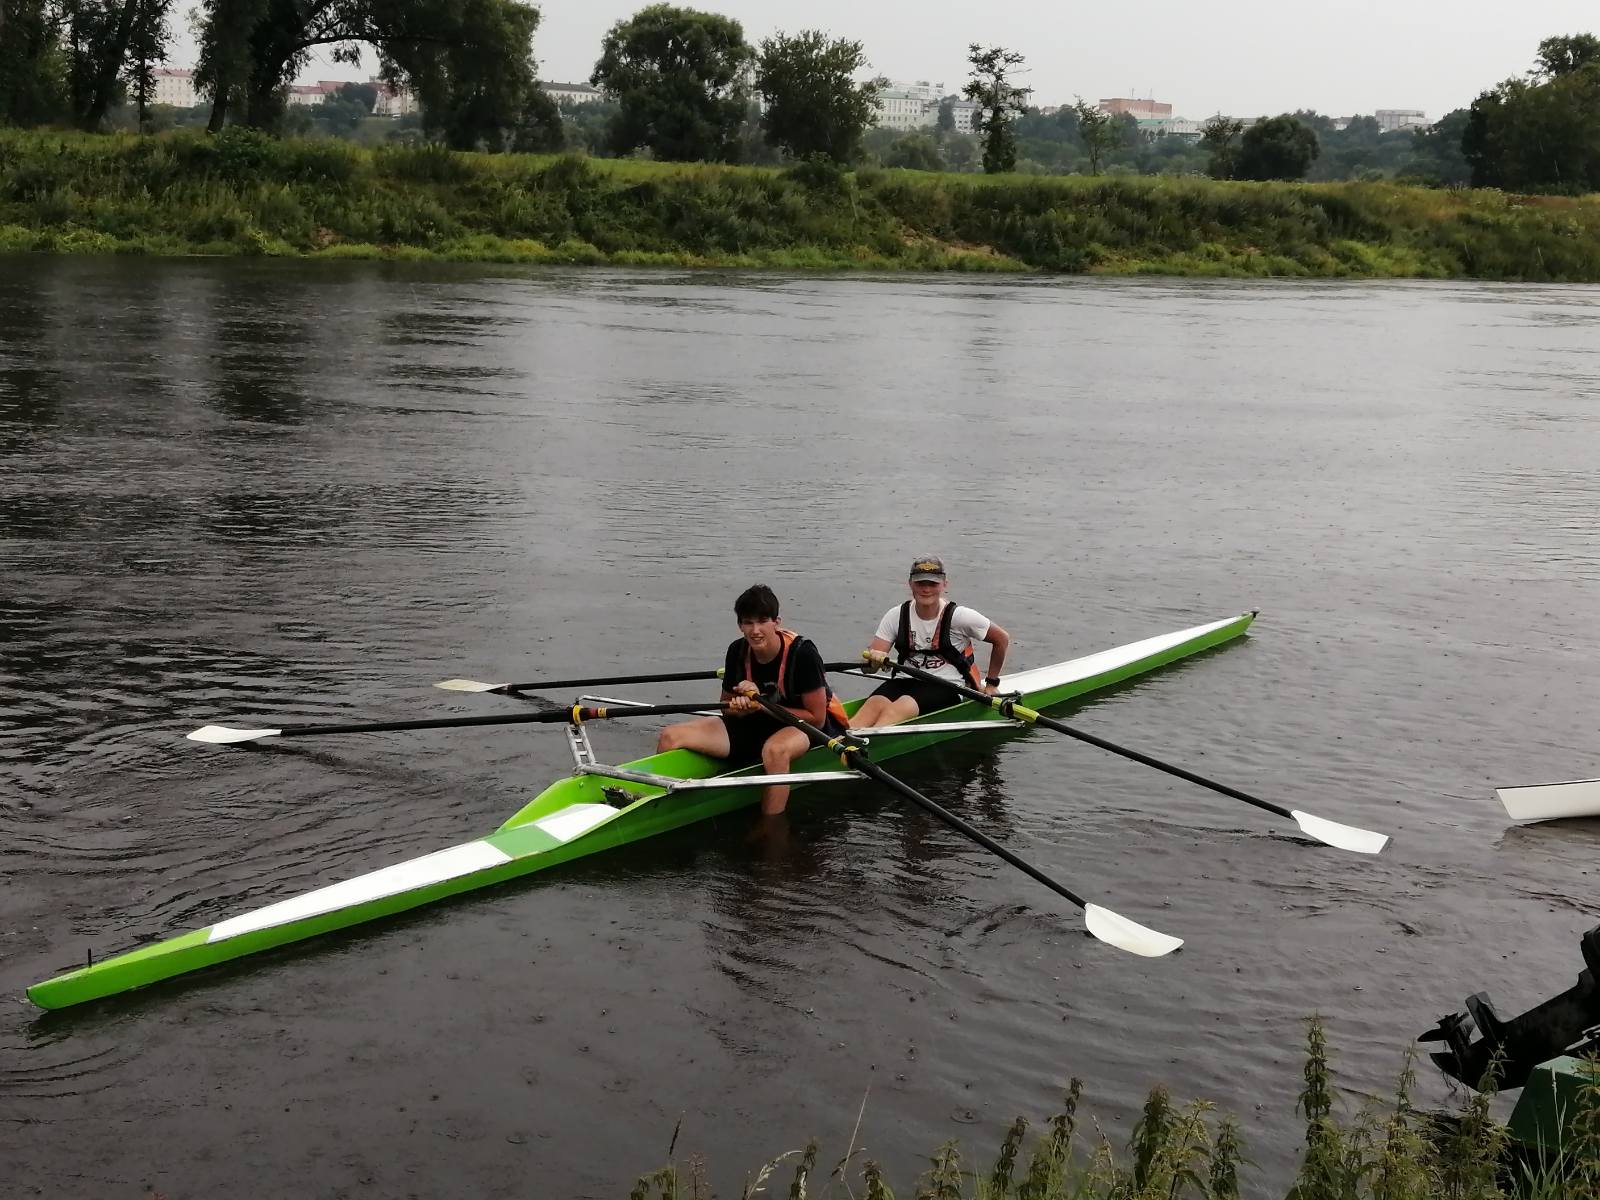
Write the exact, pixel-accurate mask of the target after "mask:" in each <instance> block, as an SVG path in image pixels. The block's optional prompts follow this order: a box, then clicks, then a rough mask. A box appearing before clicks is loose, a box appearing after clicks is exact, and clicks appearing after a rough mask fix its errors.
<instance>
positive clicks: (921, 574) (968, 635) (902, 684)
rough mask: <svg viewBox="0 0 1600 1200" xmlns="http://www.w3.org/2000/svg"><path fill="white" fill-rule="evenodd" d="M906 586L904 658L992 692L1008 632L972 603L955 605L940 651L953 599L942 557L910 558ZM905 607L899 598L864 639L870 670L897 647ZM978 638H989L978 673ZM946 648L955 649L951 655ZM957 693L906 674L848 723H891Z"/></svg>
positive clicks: (953, 699) (954, 700)
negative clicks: (948, 595)
mask: <svg viewBox="0 0 1600 1200" xmlns="http://www.w3.org/2000/svg"><path fill="white" fill-rule="evenodd" d="M910 587H911V606H910V609H909V611H907V613H906V617H907V620H906V625H907V632H908V633H909V635H910V637H909V642H910V645H909V646H907V647H902V648H900V649H906V650H909V653H908V654H907V655H906V660H905V661H907V662H908V663H910V664H911V665H912V666H914V667H921V668H922V669H923V670H925V671H930V672H932V673H933V674H935V675H938V676H940V677H942V678H945V679H948V680H950V682H952V683H958V684H964V685H965V686H967V687H971V688H980V689H981V690H983V691H984V692H987V693H988V694H989V695H991V696H992V695H993V694H994V693H995V691H996V690H997V689H998V688H999V686H1000V669H1001V667H1003V666H1004V665H1005V661H1006V649H1007V648H1008V647H1009V646H1010V645H1011V635H1010V634H1008V633H1006V631H1005V630H1004V629H1002V628H1000V626H998V625H996V624H995V623H994V622H993V621H991V620H989V618H988V617H986V616H984V615H983V614H982V613H980V612H978V611H977V610H976V609H972V608H966V607H963V606H961V605H955V606H954V612H951V613H949V614H948V615H949V645H947V646H946V647H943V648H942V649H943V650H945V651H947V653H941V647H940V645H939V630H940V626H941V624H943V622H944V618H945V616H946V613H947V609H948V608H949V607H950V606H951V603H952V602H951V601H950V600H948V599H946V598H945V591H946V590H947V589H948V587H949V577H948V576H947V575H946V573H945V569H944V562H943V560H941V559H939V558H935V557H933V556H931V555H930V556H928V557H926V558H919V559H917V560H916V561H915V562H913V563H912V564H911V580H910ZM904 607H905V606H904V605H898V604H897V605H896V606H895V607H893V608H891V609H890V610H889V611H888V612H886V613H884V614H883V620H881V621H879V622H878V631H877V633H876V634H875V635H874V637H873V639H872V641H871V642H869V643H868V645H867V657H868V666H867V669H868V670H869V671H873V670H877V669H878V668H879V667H880V666H882V665H883V664H884V662H885V661H886V660H887V659H888V657H889V652H890V651H891V650H896V649H897V647H896V646H895V641H896V639H897V637H898V636H899V632H900V619H901V611H902V609H903V608H904ZM979 642H987V643H988V644H989V664H988V668H987V669H986V670H985V671H984V673H983V674H982V675H981V676H980V675H978V673H977V664H976V661H975V660H976V655H977V647H978V643H979ZM948 651H954V652H955V653H954V656H953V657H954V661H951V658H952V655H951V654H949V653H948ZM961 699H962V697H961V696H960V695H958V694H957V693H956V692H953V691H951V690H950V689H949V688H946V687H940V686H939V685H938V684H936V683H928V682H926V681H924V680H921V679H912V678H911V677H909V676H906V677H903V678H900V679H891V680H889V681H888V682H887V683H884V684H882V685H880V686H879V688H878V689H877V691H875V692H873V693H872V695H870V696H868V697H867V698H866V700H865V701H863V703H862V705H861V707H860V708H859V709H858V710H857V711H856V714H855V716H854V717H852V718H851V719H850V727H851V728H852V729H867V728H871V727H872V726H874V725H894V724H896V723H898V722H900V721H908V720H910V719H911V718H912V717H915V716H920V715H921V714H922V713H928V712H934V711H936V710H938V709H941V708H948V707H950V705H952V704H958V703H960V701H961Z"/></svg>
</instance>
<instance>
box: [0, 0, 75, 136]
mask: <svg viewBox="0 0 1600 1200" xmlns="http://www.w3.org/2000/svg"><path fill="white" fill-rule="evenodd" d="M56 16H57V14H56V12H55V11H54V9H53V8H52V7H51V6H50V5H49V4H48V0H0V124H4V125H42V124H44V123H45V122H47V121H54V120H58V119H60V118H61V117H62V116H63V115H64V114H65V112H66V107H67V86H66V81H67V59H66V53H65V50H64V49H63V47H62V45H61V36H60V28H59V25H58V24H57V21H56V19H55V18H56Z"/></svg>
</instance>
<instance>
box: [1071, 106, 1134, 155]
mask: <svg viewBox="0 0 1600 1200" xmlns="http://www.w3.org/2000/svg"><path fill="white" fill-rule="evenodd" d="M1072 111H1073V114H1074V115H1075V116H1076V117H1077V118H1078V136H1079V137H1080V138H1082V139H1083V145H1084V149H1086V150H1088V152H1089V174H1091V175H1098V174H1100V162H1101V160H1102V159H1103V158H1105V156H1106V155H1107V154H1108V153H1109V152H1110V151H1112V150H1115V149H1116V148H1117V147H1118V146H1120V145H1122V142H1123V127H1122V125H1121V123H1119V122H1118V121H1117V119H1116V118H1115V117H1114V116H1112V115H1111V114H1110V113H1108V112H1104V111H1102V110H1101V109H1099V108H1097V107H1095V106H1094V105H1092V104H1090V103H1089V102H1088V101H1086V100H1085V99H1084V98H1083V97H1082V96H1079V97H1078V101H1077V103H1076V104H1074V105H1073V106H1072Z"/></svg>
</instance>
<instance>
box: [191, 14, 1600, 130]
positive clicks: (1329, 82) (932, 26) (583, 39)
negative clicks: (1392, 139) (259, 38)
mask: <svg viewBox="0 0 1600 1200" xmlns="http://www.w3.org/2000/svg"><path fill="white" fill-rule="evenodd" d="M644 2H645V0H584V2H582V3H577V2H575V0H545V2H544V3H542V4H540V5H539V8H540V10H541V13H542V14H543V15H542V19H541V21H540V27H539V32H538V33H537V34H536V35H535V37H534V54H535V56H536V57H537V58H538V60H539V73H540V77H541V78H542V79H544V80H546V81H557V82H577V81H581V80H586V79H587V78H588V77H589V72H590V71H592V70H593V69H594V61H595V59H596V58H597V57H599V53H600V40H601V38H602V37H603V36H604V35H605V32H606V30H607V29H609V28H610V27H611V25H612V24H614V23H615V22H616V21H618V20H620V19H623V18H625V17H627V16H630V15H631V14H632V13H634V12H636V11H637V10H638V9H639V8H641V7H643V4H644ZM689 6H690V7H700V8H704V9H707V10H710V11H715V12H720V13H723V14H725V15H727V16H730V17H734V18H736V19H737V20H738V21H740V22H741V23H742V24H743V26H744V32H745V38H746V40H748V41H749V42H751V43H752V44H756V43H759V42H760V40H761V39H762V38H764V37H767V36H769V35H771V34H772V33H774V32H776V31H778V30H780V29H782V30H787V31H788V32H796V31H798V30H800V29H821V30H824V31H826V32H827V33H828V34H829V35H830V36H833V37H847V38H850V39H852V40H855V41H860V42H862V43H863V44H864V46H865V49H866V53H867V56H868V58H869V59H870V60H871V64H872V69H873V72H874V73H881V74H884V75H887V76H889V77H890V78H891V79H894V80H897V81H899V80H929V81H930V82H935V83H937V82H940V81H942V82H943V83H944V84H945V86H946V87H947V88H949V89H950V90H951V91H959V90H960V86H961V84H962V83H964V82H965V81H966V79H967V64H966V50H967V46H968V44H969V43H971V42H980V43H982V44H984V45H994V44H999V45H1002V46H1006V47H1008V48H1010V49H1014V50H1018V51H1021V53H1022V54H1024V55H1025V56H1026V59H1027V62H1026V69H1027V74H1026V75H1025V76H1024V77H1023V79H1022V80H1021V82H1023V83H1024V84H1025V85H1027V86H1031V87H1032V88H1033V89H1034V103H1036V104H1060V103H1068V104H1070V103H1071V102H1072V101H1073V100H1074V99H1075V98H1076V97H1078V96H1082V97H1083V98H1084V99H1086V100H1090V101H1095V100H1099V99H1102V98H1105V97H1111V96H1138V97H1147V98H1154V99H1156V100H1161V101H1165V102H1167V103H1169V104H1171V105H1172V109H1173V114H1174V115H1175V116H1180V117H1191V118H1195V119H1204V118H1205V117H1209V116H1212V115H1214V114H1216V113H1219V112H1220V113H1224V114H1226V115H1229V116H1259V115H1265V114H1272V113H1279V112H1288V111H1293V110H1294V109H1300V108H1307V109H1313V110H1315V111H1317V112H1320V113H1324V114H1326V115H1328V116H1347V115H1351V114H1355V113H1371V112H1373V111H1374V110H1376V109H1379V108H1411V109H1421V110H1422V111H1423V112H1425V113H1426V114H1427V115H1428V117H1429V119H1431V120H1436V119H1438V118H1439V117H1441V116H1443V115H1444V114H1445V113H1446V112H1449V111H1450V110H1451V109H1454V108H1463V107H1465V106H1466V105H1468V104H1470V103H1471V102H1472V100H1473V97H1475V96H1476V95H1477V94H1478V93H1479V92H1481V91H1483V90H1484V89H1485V88H1488V87H1492V86H1493V85H1494V84H1496V83H1498V82H1500V81H1501V80H1502V79H1505V78H1507V77H1509V76H1513V75H1521V74H1523V73H1524V72H1525V71H1527V70H1528V68H1529V67H1530V66H1531V65H1532V64H1533V56H1534V51H1535V49H1536V48H1537V47H1538V44H1539V42H1540V40H1542V39H1543V38H1547V37H1552V36H1555V35H1557V34H1570V33H1600V5H1597V4H1596V3H1595V0H1537V2H1536V3H1530V4H1518V3H1510V4H1508V3H1504V2H1503V0H1452V2H1450V3H1446V2H1445V0H1413V2H1411V3H1403V2H1402V0H1385V2H1384V3H1378V2H1377V0H1351V2H1349V3H1342V4H1334V5H1326V6H1323V7H1320V8H1316V9H1309V8H1307V7H1306V6H1304V5H1298V4H1294V3H1292V2H1291V0H1216V2H1215V3H1212V4H1200V3H1195V2H1194V0H1187V2H1185V3H1179V2H1178V0H1137V2H1136V3H1126V2H1124V3H1104V2H1100V3H1085V2H1083V0H1077V2H1076V3H1069V2H1063V0H1034V2H1033V3H1029V4H1015V5H1001V4H994V3H991V4H980V3H974V2H973V0H807V2H806V3H804V4H795V3H792V2H790V3H781V4H780V3H778V2H777V0H690V5H689ZM175 24H178V22H175ZM174 50H175V53H174V55H173V60H172V61H173V63H174V65H180V66H181V65H188V64H187V62H186V61H185V55H186V54H187V56H188V59H189V60H190V61H192V56H193V50H192V43H189V42H188V40H187V37H185V38H184V39H183V41H182V42H181V43H180V44H179V45H178V46H176V47H174ZM367 65H368V66H369V67H370V66H371V64H370V63H368V64H367ZM365 74H366V72H360V71H352V70H351V69H350V68H348V67H344V66H340V65H335V64H331V63H328V62H326V61H324V62H322V63H317V64H313V65H312V66H311V67H310V68H309V69H308V70H307V71H306V72H305V73H304V76H303V78H305V79H341V78H346V79H347V78H356V77H363V78H364V77H365Z"/></svg>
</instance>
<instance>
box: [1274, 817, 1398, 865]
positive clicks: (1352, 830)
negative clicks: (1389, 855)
mask: <svg viewBox="0 0 1600 1200" xmlns="http://www.w3.org/2000/svg"><path fill="white" fill-rule="evenodd" d="M1289 815H1290V816H1291V817H1293V818H1294V823H1295V824H1296V825H1298V826H1300V831H1301V832H1302V833H1304V834H1307V835H1308V836H1310V837H1314V838H1316V839H1317V841H1319V842H1326V843H1327V844H1328V845H1330V846H1334V847H1336V848H1338V849H1340V850H1349V851H1351V852H1352V853H1355V854H1378V853H1381V852H1382V850H1383V848H1384V847H1385V846H1387V845H1388V844H1389V835H1388V834H1386V833H1373V832H1372V830H1370V829H1357V828H1356V827H1355V826H1354V825H1341V824H1339V822H1337V821H1330V820H1328V818H1327V817H1315V816H1312V815H1311V814H1310V813H1306V812H1301V811H1300V810H1299V809H1291V810H1290V812H1289Z"/></svg>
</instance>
